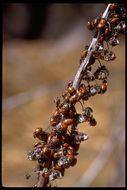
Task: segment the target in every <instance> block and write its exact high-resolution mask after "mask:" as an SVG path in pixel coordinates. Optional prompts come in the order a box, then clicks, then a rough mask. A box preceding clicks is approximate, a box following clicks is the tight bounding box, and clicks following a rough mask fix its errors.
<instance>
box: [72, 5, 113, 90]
mask: <svg viewBox="0 0 127 190" xmlns="http://www.w3.org/2000/svg"><path fill="white" fill-rule="evenodd" d="M110 5H111V4H108V6H107V8H106V10H105V11H104V13H103V15H102V18H104V19H106V18H107V17H108V14H109V7H110ZM98 38H99V32H98V34H96V37H94V38H93V39H92V42H91V44H90V46H89V49H88V53H87V56H86V58H85V59H84V61H83V62H82V64H81V65H80V67H79V69H78V71H77V74H76V75H75V77H74V81H73V87H74V88H75V89H78V88H79V84H80V82H81V80H82V77H83V73H84V71H85V70H86V69H87V66H88V65H89V60H90V58H91V55H92V52H93V51H94V50H95V49H96V44H97V40H98Z"/></svg>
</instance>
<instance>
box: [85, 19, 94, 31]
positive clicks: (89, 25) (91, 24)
mask: <svg viewBox="0 0 127 190" xmlns="http://www.w3.org/2000/svg"><path fill="white" fill-rule="evenodd" d="M87 28H88V29H89V30H93V29H94V24H93V22H92V21H88V22H87Z"/></svg>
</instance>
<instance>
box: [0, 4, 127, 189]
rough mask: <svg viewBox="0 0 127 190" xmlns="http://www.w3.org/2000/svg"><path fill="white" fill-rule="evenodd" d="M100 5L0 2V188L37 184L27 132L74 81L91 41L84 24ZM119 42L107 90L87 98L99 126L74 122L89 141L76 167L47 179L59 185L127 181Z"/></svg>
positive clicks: (45, 116) (42, 119) (44, 120)
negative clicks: (0, 87)
mask: <svg viewBox="0 0 127 190" xmlns="http://www.w3.org/2000/svg"><path fill="white" fill-rule="evenodd" d="M105 8H106V4H43V3H41V4H37V3H34V4H33V3H31V4H26V3H25V4H24V3H11V4H4V6H3V64H2V69H3V72H2V73H3V76H2V78H3V101H2V102H3V104H2V108H3V111H2V184H3V186H5V187H31V186H33V185H34V184H35V183H36V177H35V175H34V174H32V177H31V179H30V180H26V179H25V175H26V173H32V171H33V166H35V165H36V163H35V162H32V161H29V160H28V159H27V152H28V151H29V150H30V149H32V147H33V144H34V143H35V142H36V140H35V139H33V136H32V134H33V131H34V129H35V128H36V127H40V126H41V127H43V128H46V127H47V126H48V124H49V118H50V116H51V115H52V113H53V111H54V108H55V106H54V103H53V100H54V98H55V97H57V96H60V95H61V93H62V92H64V90H65V88H66V83H67V81H68V80H71V79H72V80H73V78H74V75H75V74H76V72H77V69H78V66H79V59H80V51H81V49H83V47H84V46H85V45H87V44H89V43H90V41H91V39H92V36H93V32H90V31H89V30H88V29H87V28H86V23H87V21H88V20H89V19H93V18H95V17H96V16H99V15H100V14H102V13H103V11H104V10H105ZM119 40H120V45H119V46H117V47H114V48H113V51H115V53H116V55H117V59H116V60H115V61H113V62H109V63H106V66H107V68H108V69H109V71H110V76H109V79H108V91H107V92H106V93H105V94H104V95H102V96H101V95H96V96H94V97H92V98H91V99H90V100H89V101H88V102H86V106H91V107H92V108H93V111H94V115H95V118H96V119H97V122H98V124H97V126H96V127H93V128H92V127H89V126H88V125H87V124H82V125H80V126H79V128H80V130H81V131H85V132H86V133H87V134H88V136H89V139H88V141H86V142H84V143H82V144H81V147H80V150H79V155H78V162H77V165H76V166H75V167H72V168H69V169H68V170H66V172H65V177H64V178H63V179H61V180H57V181H55V182H53V184H54V185H56V186H58V187H74V186H78V187H81V186H83V187H86V186H92V187H112V186H115V187H124V186H125V42H124V35H123V36H121V37H120V38H119ZM102 63H103V62H102ZM104 64H105V63H104ZM77 109H79V108H78V106H77Z"/></svg>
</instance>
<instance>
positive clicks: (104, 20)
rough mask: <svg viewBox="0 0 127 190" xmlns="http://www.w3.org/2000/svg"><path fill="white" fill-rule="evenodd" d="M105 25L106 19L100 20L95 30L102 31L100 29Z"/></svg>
mask: <svg viewBox="0 0 127 190" xmlns="http://www.w3.org/2000/svg"><path fill="white" fill-rule="evenodd" d="M105 25H106V19H104V18H102V19H101V20H100V22H99V23H98V25H97V28H98V29H102V28H104V27H105Z"/></svg>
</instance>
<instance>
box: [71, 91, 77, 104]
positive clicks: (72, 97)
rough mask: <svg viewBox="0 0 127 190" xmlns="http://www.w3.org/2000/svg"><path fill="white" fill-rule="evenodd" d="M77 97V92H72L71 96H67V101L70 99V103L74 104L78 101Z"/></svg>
mask: <svg viewBox="0 0 127 190" xmlns="http://www.w3.org/2000/svg"><path fill="white" fill-rule="evenodd" d="M78 99H79V94H78V93H76V94H74V95H73V96H71V97H70V98H69V101H70V102H71V103H72V104H75V103H76V102H77V101H78Z"/></svg>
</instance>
